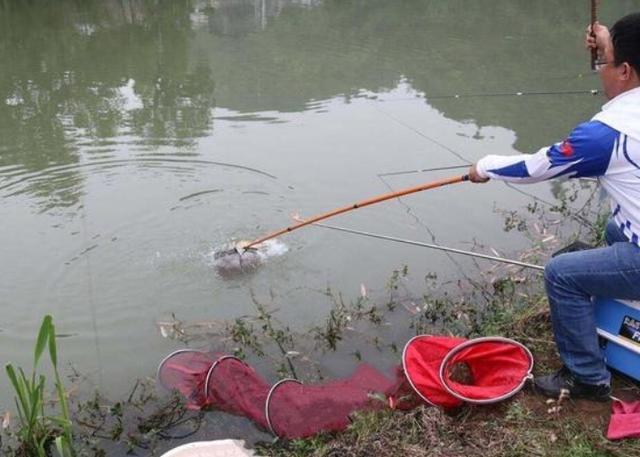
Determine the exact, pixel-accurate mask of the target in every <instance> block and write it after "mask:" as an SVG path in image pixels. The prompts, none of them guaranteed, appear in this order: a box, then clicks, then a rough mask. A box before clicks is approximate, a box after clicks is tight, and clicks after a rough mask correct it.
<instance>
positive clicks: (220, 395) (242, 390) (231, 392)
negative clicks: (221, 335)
mask: <svg viewBox="0 0 640 457" xmlns="http://www.w3.org/2000/svg"><path fill="white" fill-rule="evenodd" d="M206 386H207V388H206V398H207V402H208V404H209V405H211V406H213V407H214V408H216V409H220V410H222V411H226V412H228V413H231V414H236V415H239V416H245V417H248V418H249V419H251V420H253V421H254V422H255V423H256V424H258V425H259V426H260V427H262V428H267V420H266V418H265V402H266V400H267V394H268V393H269V389H270V388H271V386H270V385H269V384H268V383H267V382H266V381H265V380H264V379H263V378H262V377H261V376H260V375H259V374H258V373H257V372H256V371H255V370H254V369H253V368H251V367H250V366H249V365H247V364H245V363H244V362H242V361H241V360H239V359H237V358H235V357H229V356H225V357H221V358H220V359H218V361H217V362H216V363H215V364H214V365H212V367H211V369H210V370H209V373H208V381H207V384H206Z"/></svg>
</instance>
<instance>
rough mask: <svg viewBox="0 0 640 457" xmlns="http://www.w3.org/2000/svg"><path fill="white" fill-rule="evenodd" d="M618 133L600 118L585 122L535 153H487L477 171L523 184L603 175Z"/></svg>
mask: <svg viewBox="0 0 640 457" xmlns="http://www.w3.org/2000/svg"><path fill="white" fill-rule="evenodd" d="M618 136H619V133H618V132H617V131H616V130H614V129H612V128H611V127H609V126H607V125H605V124H603V123H601V122H598V121H591V122H585V123H583V124H580V125H578V126H577V127H576V128H575V129H574V130H573V131H572V132H571V134H570V135H569V137H568V138H567V139H566V140H564V141H563V142H561V143H556V144H554V145H552V146H550V147H545V148H542V149H540V150H539V151H538V152H537V153H535V154H521V155H516V156H499V155H488V156H486V157H484V158H482V159H480V160H479V161H478V163H477V170H478V174H479V175H480V176H482V177H484V178H491V179H500V180H502V181H510V182H516V183H523V184H527V183H535V182H540V181H544V180H547V179H552V178H557V177H559V176H567V177H569V178H581V177H587V176H590V177H595V176H602V175H604V174H605V173H606V172H607V168H608V167H609V162H610V161H611V154H612V152H613V149H614V146H615V143H616V141H617V139H618Z"/></svg>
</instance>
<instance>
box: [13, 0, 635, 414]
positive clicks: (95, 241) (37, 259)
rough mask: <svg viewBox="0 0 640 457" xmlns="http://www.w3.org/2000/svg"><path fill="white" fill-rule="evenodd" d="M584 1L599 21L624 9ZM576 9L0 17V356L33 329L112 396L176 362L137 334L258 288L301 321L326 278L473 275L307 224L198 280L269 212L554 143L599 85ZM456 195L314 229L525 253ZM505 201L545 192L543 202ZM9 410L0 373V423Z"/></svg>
mask: <svg viewBox="0 0 640 457" xmlns="http://www.w3.org/2000/svg"><path fill="white" fill-rule="evenodd" d="M603 3H604V4H603V5H602V6H601V11H600V17H601V20H602V21H603V22H606V23H612V22H613V21H614V20H615V19H617V18H618V17H620V16H621V15H623V14H625V13H628V12H631V11H633V10H636V9H638V6H639V2H637V1H625V0H615V1H614V0H612V1H607V2H603ZM588 13H589V11H588V5H587V4H586V2H574V1H572V2H567V1H559V0H555V1H551V0H549V1H545V2H532V1H530V0H491V1H489V0H486V1H478V0H447V1H435V0H431V1H430V0H368V1H367V0H325V1H321V0H210V1H204V0H203V1H195V0H194V1H187V0H171V1H168V0H167V1H161V0H155V1H145V0H139V1H135V0H123V1H115V0H113V1H112V0H103V1H94V0H86V1H82V2H78V1H62V0H61V1H56V2H45V1H10V0H3V1H1V2H0V69H1V70H0V220H1V221H2V223H0V259H1V262H0V309H2V313H0V362H2V364H4V363H6V362H7V361H10V360H11V361H13V362H15V363H17V364H21V365H23V366H27V367H28V366H30V364H31V354H32V345H33V341H34V339H35V333H36V331H37V327H38V325H39V323H40V321H41V319H42V316H43V315H44V314H47V313H50V314H52V315H53V316H54V319H55V321H56V323H57V327H58V331H59V332H60V333H61V334H62V336H65V338H61V340H60V353H61V358H62V359H63V360H64V361H65V362H66V363H71V364H72V365H73V366H74V367H75V368H76V369H77V370H78V371H79V372H80V373H82V374H83V375H85V376H87V377H88V379H89V382H91V383H93V384H94V385H96V386H98V387H99V388H101V389H103V390H104V391H106V392H107V393H109V394H112V395H114V396H116V397H117V396H118V395H121V396H122V395H125V394H126V392H128V391H129V389H130V387H131V385H132V383H133V382H134V380H135V379H136V378H138V377H143V376H152V375H153V374H154V370H155V367H156V366H157V363H158V362H159V360H160V359H161V358H162V357H163V356H164V355H165V354H167V353H168V352H169V351H171V350H173V349H176V348H178V347H180V344H179V343H178V342H176V341H174V340H171V339H169V338H164V337H163V336H162V334H161V332H160V331H159V328H158V322H161V321H166V320H168V319H171V316H172V314H175V316H176V317H177V318H179V319H182V320H184V321H188V322H196V321H223V320H229V319H233V318H236V317H238V316H241V315H245V314H248V313H252V312H253V304H252V301H251V294H252V293H253V294H255V295H256V296H257V297H267V298H268V297H269V296H270V294H271V293H273V294H274V296H275V299H274V301H275V302H276V303H277V305H278V309H279V314H278V316H279V318H280V319H281V320H282V321H283V322H285V323H286V324H287V325H290V326H291V327H292V328H296V329H305V328H307V327H309V326H311V325H317V324H318V323H319V320H320V319H322V316H323V315H324V313H326V311H327V309H328V308H329V306H330V303H329V302H328V301H327V300H326V298H325V297H323V295H322V293H321V292H319V291H322V290H323V289H325V288H326V287H327V285H330V286H331V287H332V288H334V289H335V290H340V291H342V292H343V293H344V295H345V297H346V298H347V299H348V298H349V297H355V296H357V295H358V294H359V293H360V290H361V284H364V285H365V286H366V287H367V288H368V289H369V290H372V291H374V292H372V293H373V294H375V291H376V290H377V291H381V290H383V288H384V285H385V283H386V281H387V279H388V278H389V275H390V273H391V271H392V270H393V269H394V268H398V267H399V266H401V265H405V264H406V265H408V266H409V270H410V272H412V273H413V274H415V277H416V278H418V281H416V282H417V284H416V285H415V287H416V289H415V290H416V291H419V290H420V284H421V282H420V278H422V277H423V276H424V275H425V274H426V273H427V272H437V273H438V274H439V275H440V276H441V277H443V278H449V279H451V278H455V277H456V276H457V275H459V270H458V269H459V268H463V269H464V268H469V269H470V270H471V269H475V267H474V266H473V264H471V263H470V262H469V261H468V260H466V259H457V263H455V264H454V262H452V260H451V259H450V258H448V257H446V256H445V255H443V254H441V253H437V252H435V251H427V250H424V249H418V248H415V247H413V248H412V247H408V246H402V245H396V244H392V243H388V242H383V241H376V240H371V239H365V238H359V237H354V236H352V235H346V234H340V233H337V232H331V231H328V230H323V229H320V228H307V229H303V230H301V231H299V232H296V233H294V234H290V235H286V236H284V237H282V238H281V239H280V240H279V242H278V243H277V244H276V245H274V246H273V251H272V254H274V255H272V256H271V257H269V258H268V259H267V261H266V262H265V264H264V265H263V266H262V267H261V268H260V269H259V270H257V271H256V272H255V273H253V274H251V275H246V276H242V277H235V278H224V277H221V276H220V275H219V274H217V272H216V271H215V268H214V267H213V257H212V252H213V250H214V249H215V248H216V247H218V246H220V245H222V244H223V243H225V242H227V241H229V240H230V239H243V238H244V239H248V238H254V237H257V236H259V235H261V234H263V233H264V232H269V231H272V230H275V229H278V228H281V227H283V226H286V225H289V224H290V221H291V220H290V214H291V213H299V214H300V215H302V216H308V215H312V214H315V213H317V212H321V211H325V210H328V209H331V208H333V207H336V206H343V205H345V204H348V203H352V202H354V201H356V200H360V199H363V198H366V197H369V196H373V195H376V194H380V193H383V192H387V191H388V190H389V187H391V188H393V189H398V188H401V187H406V186H411V185H416V184H419V183H421V182H425V181H429V180H432V179H436V178H441V177H444V176H447V175H449V174H455V173H462V172H463V170H462V169H461V170H453V171H449V172H431V173H414V174H403V175H398V176H387V177H385V178H384V180H382V179H380V177H378V174H380V173H388V172H393V171H401V170H415V169H423V168H433V167H445V166H451V165H458V164H464V163H467V162H472V161H475V160H477V159H478V158H480V157H482V156H483V155H484V154H487V153H503V154H515V153H517V151H523V152H533V151H535V150H537V149H538V148H539V147H542V146H544V145H546V144H549V143H552V142H555V141H559V140H561V139H562V138H563V137H564V136H565V135H566V134H567V132H568V131H569V130H570V129H571V128H572V127H573V126H574V125H575V124H576V123H578V122H580V121H582V120H586V119H588V118H590V116H591V115H593V114H594V113H595V112H596V111H597V110H598V108H599V106H600V105H601V104H602V103H603V100H602V98H601V96H594V95H590V94H586V93H584V92H583V91H588V90H591V89H597V88H599V81H598V78H597V76H596V75H594V74H592V73H591V72H590V70H589V64H588V55H587V53H586V52H585V51H584V49H583V47H582V35H583V30H584V28H585V25H586V23H587V21H588ZM567 91H576V92H577V93H575V94H562V95H531V96H527V95H523V96H513V95H508V96H487V97H479V96H476V97H465V96H461V97H453V95H455V94H460V95H469V94H475V95H479V94H485V95H486V94H500V93H510V94H514V93H516V92H567ZM471 186H472V185H471V184H458V185H456V186H452V187H448V188H442V189H438V190H434V191H430V192H427V193H422V194H417V195H414V196H411V197H407V198H405V199H404V200H403V202H404V205H403V204H401V203H400V202H397V201H390V202H387V203H383V204H380V205H377V206H372V207H370V208H367V209H363V210H360V211H358V212H354V213H351V214H349V215H344V216H341V217H340V218H338V219H336V220H334V221H333V222H334V223H335V224H338V225H342V226H348V227H352V228H356V229H364V230H369V231H373V232H379V233H384V234H388V235H393V236H399V237H404V238H409V239H416V240H423V241H432V240H433V239H435V241H436V242H438V243H441V244H444V245H448V246H455V247H460V248H463V249H465V248H469V247H470V246H471V245H470V242H472V241H474V240H475V241H477V242H478V243H481V244H484V245H486V246H493V247H495V248H497V249H499V251H500V252H501V253H503V254H515V255H517V252H518V250H519V249H522V248H525V247H527V246H528V242H527V241H526V239H525V238H524V237H523V236H522V235H521V234H519V233H517V232H515V233H514V232H510V233H505V232H504V231H503V229H502V227H503V218H502V216H501V215H500V214H496V213H495V212H494V207H499V208H506V209H518V208H522V207H524V206H525V205H526V204H527V203H528V202H529V201H530V197H528V196H527V195H523V194H521V193H518V192H515V191H514V190H512V189H510V188H509V187H506V186H504V185H503V184H500V183H490V184H487V185H484V186H476V187H471ZM526 191H527V192H529V193H532V194H535V195H537V196H539V197H542V198H545V199H547V200H553V199H554V195H555V194H556V193H557V186H555V187H554V186H553V185H551V184H549V183H544V184H539V185H535V186H528V187H527V188H526ZM483 265H486V264H483ZM476 270H477V269H476ZM269 300H270V299H269ZM10 399H11V397H10V392H9V390H8V384H7V382H6V379H4V377H2V376H0V410H3V409H5V408H10Z"/></svg>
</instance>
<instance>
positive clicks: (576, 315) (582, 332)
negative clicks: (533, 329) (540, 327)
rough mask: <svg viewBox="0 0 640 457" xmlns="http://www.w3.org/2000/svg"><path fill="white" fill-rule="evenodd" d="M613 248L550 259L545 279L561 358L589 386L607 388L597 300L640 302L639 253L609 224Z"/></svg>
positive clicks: (611, 223)
mask: <svg viewBox="0 0 640 457" xmlns="http://www.w3.org/2000/svg"><path fill="white" fill-rule="evenodd" d="M606 240H607V244H608V245H609V246H607V247H602V248H596V249H589V250H585V251H577V252H569V253H566V254H561V255H559V256H557V257H554V258H552V259H551V261H550V262H549V263H548V264H547V265H546V266H545V270H544V279H545V286H546V289H547V296H548V297H549V305H550V307H551V323H552V327H553V334H554V336H555V340H556V345H557V347H558V352H559V353H560V357H561V358H562V361H563V362H564V364H565V366H566V367H567V368H568V369H569V370H570V371H571V372H572V373H573V374H574V375H575V377H576V378H577V379H578V380H579V381H581V382H584V383H587V384H608V383H609V382H610V380H611V374H610V373H609V371H608V370H607V368H606V366H605V363H604V355H603V353H602V349H601V348H600V345H599V344H598V335H597V333H596V320H595V311H594V303H593V297H609V298H619V299H623V300H624V299H626V300H638V299H640V248H639V247H638V246H636V245H635V244H631V243H630V242H629V241H628V240H627V238H626V237H625V235H624V234H623V233H622V231H621V230H620V228H619V227H618V226H617V225H616V224H615V223H614V222H613V221H609V224H608V225H607V230H606Z"/></svg>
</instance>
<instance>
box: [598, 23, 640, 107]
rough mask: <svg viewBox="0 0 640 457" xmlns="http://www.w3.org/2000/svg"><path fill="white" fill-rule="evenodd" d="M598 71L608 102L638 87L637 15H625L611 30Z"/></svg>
mask: <svg viewBox="0 0 640 457" xmlns="http://www.w3.org/2000/svg"><path fill="white" fill-rule="evenodd" d="M601 60H603V62H604V65H603V67H602V69H601V71H600V77H601V78H602V85H603V87H604V92H605V94H606V96H607V97H608V98H613V97H616V96H617V95H620V94H621V93H623V92H626V91H628V90H630V89H633V88H635V87H638V86H640V13H634V14H629V15H628V16H625V17H623V18H622V19H620V20H619V21H618V22H616V23H615V24H614V26H613V27H612V28H611V42H610V43H609V45H608V46H606V47H605V49H604V55H603V56H602V57H601Z"/></svg>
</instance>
